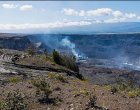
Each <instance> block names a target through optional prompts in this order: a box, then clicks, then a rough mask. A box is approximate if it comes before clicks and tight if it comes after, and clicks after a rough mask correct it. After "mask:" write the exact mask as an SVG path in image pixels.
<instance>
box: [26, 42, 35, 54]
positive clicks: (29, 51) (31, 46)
mask: <svg viewBox="0 0 140 110" xmlns="http://www.w3.org/2000/svg"><path fill="white" fill-rule="evenodd" d="M36 52H37V48H36V47H35V45H34V44H32V45H29V46H28V48H27V53H28V54H29V55H34V54H35V53H36Z"/></svg>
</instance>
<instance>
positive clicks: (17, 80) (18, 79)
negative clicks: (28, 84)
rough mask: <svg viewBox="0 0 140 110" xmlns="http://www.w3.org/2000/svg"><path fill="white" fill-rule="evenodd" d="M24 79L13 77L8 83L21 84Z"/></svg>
mask: <svg viewBox="0 0 140 110" xmlns="http://www.w3.org/2000/svg"><path fill="white" fill-rule="evenodd" d="M21 81H22V78H21V77H20V76H13V77H9V78H8V82H10V83H18V82H21Z"/></svg>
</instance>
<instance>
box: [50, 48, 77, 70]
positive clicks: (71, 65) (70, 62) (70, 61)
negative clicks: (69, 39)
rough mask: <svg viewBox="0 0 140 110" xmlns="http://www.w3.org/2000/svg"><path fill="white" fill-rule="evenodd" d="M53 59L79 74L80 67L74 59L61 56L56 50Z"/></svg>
mask: <svg viewBox="0 0 140 110" xmlns="http://www.w3.org/2000/svg"><path fill="white" fill-rule="evenodd" d="M52 57H53V60H54V62H55V63H56V64H59V65H62V66H65V67H67V68H69V69H71V70H73V71H75V72H79V67H78V65H77V64H76V62H75V58H74V57H72V56H68V55H61V54H60V53H59V52H57V51H56V50H53V53H52Z"/></svg>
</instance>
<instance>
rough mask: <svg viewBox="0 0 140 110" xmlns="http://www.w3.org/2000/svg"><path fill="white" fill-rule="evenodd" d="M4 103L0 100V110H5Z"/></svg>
mask: <svg viewBox="0 0 140 110" xmlns="http://www.w3.org/2000/svg"><path fill="white" fill-rule="evenodd" d="M5 105H6V103H5V102H4V101H2V100H0V110H5Z"/></svg>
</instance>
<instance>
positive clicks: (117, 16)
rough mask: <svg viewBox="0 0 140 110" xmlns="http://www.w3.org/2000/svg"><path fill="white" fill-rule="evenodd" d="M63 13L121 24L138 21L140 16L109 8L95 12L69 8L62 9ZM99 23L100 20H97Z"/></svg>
mask: <svg viewBox="0 0 140 110" xmlns="http://www.w3.org/2000/svg"><path fill="white" fill-rule="evenodd" d="M63 13H64V14H65V15H75V16H79V17H99V16H100V17H103V18H104V17H105V16H106V17H107V19H105V18H104V19H103V21H106V22H123V21H128V20H130V19H132V18H134V19H140V16H138V15H136V14H135V13H125V12H122V11H119V10H113V9H111V8H98V9H95V10H87V11H86V10H79V11H77V10H74V9H71V8H68V9H67V8H65V9H63ZM99 21H100V20H99Z"/></svg>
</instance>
